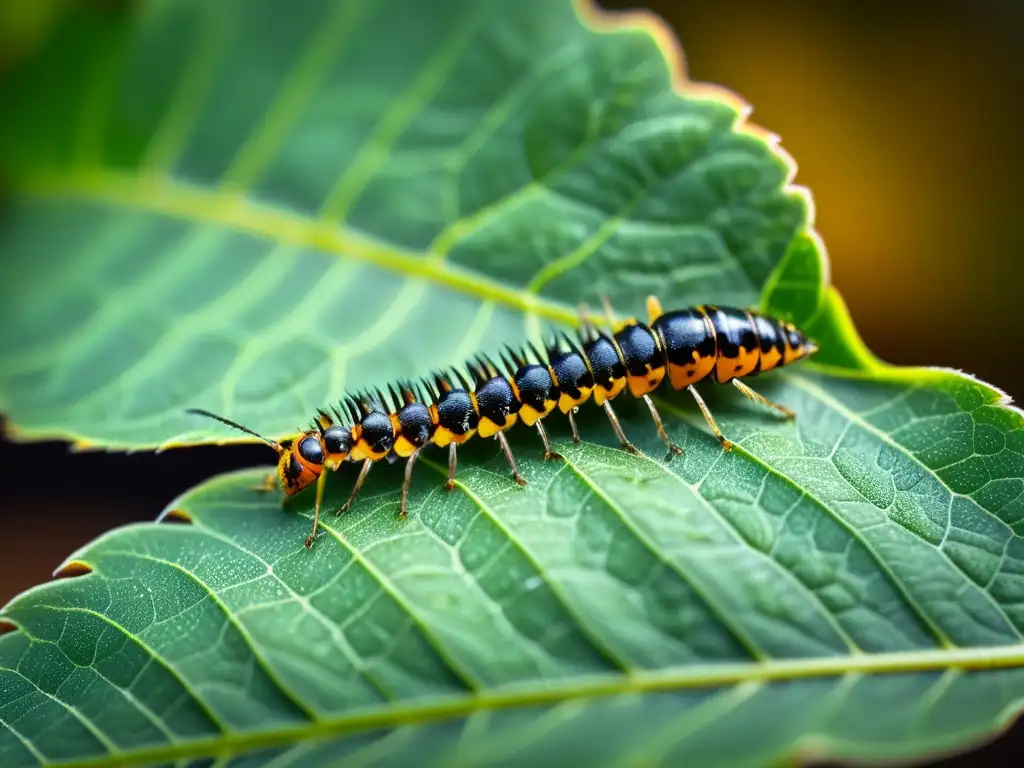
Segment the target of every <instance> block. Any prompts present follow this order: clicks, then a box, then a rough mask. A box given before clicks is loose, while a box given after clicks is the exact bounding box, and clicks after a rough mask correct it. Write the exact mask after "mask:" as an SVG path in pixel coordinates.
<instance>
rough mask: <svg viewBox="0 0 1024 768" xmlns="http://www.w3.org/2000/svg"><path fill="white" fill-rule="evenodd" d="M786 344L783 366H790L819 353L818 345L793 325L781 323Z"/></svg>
mask: <svg viewBox="0 0 1024 768" xmlns="http://www.w3.org/2000/svg"><path fill="white" fill-rule="evenodd" d="M780 325H781V327H782V336H783V340H784V342H785V352H784V354H783V359H782V364H783V365H789V364H790V363H795V362H796V361H797V360H802V359H803V358H805V357H810V356H811V355H813V354H814V353H815V352H817V351H818V345H817V344H815V343H814V342H813V341H810V340H809V339H808V338H807V337H806V336H804V334H803V331H801V330H800V329H798V328H797V327H796V326H795V325H793V324H792V323H780Z"/></svg>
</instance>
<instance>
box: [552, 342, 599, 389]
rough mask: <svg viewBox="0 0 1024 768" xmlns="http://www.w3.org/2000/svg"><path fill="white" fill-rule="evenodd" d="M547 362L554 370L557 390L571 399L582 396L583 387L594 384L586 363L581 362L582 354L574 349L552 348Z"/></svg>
mask: <svg viewBox="0 0 1024 768" xmlns="http://www.w3.org/2000/svg"><path fill="white" fill-rule="evenodd" d="M548 363H549V364H550V365H551V370H553V371H554V372H555V378H556V379H558V390H559V392H563V393H565V394H567V395H568V396H569V397H571V398H572V399H573V400H578V399H579V398H581V397H583V392H582V390H583V389H589V388H590V387H593V386H594V377H593V376H592V375H591V373H590V369H589V368H587V364H586V363H585V362H583V356H582V355H580V353H579V352H577V351H576V350H570V351H568V352H566V351H563V350H560V349H552V350H551V351H550V357H549V359H548Z"/></svg>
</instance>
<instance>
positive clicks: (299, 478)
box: [277, 431, 325, 496]
mask: <svg viewBox="0 0 1024 768" xmlns="http://www.w3.org/2000/svg"><path fill="white" fill-rule="evenodd" d="M324 458H325V457H324V445H323V442H321V437H320V433H319V432H313V431H310V432H303V433H302V434H301V435H299V436H298V437H296V438H295V439H294V440H293V441H292V444H291V447H290V448H288V449H286V450H283V451H282V453H281V458H280V460H279V461H278V462H277V476H278V478H279V479H280V480H281V485H282V486H283V487H284V492H285V494H286V495H288V496H291V495H292V494H296V493H298V492H299V491H301V490H302V489H303V488H305V487H307V486H309V485H311V484H312V483H313V482H315V481H316V479H317V478H318V477H320V473H321V472H323V471H324Z"/></svg>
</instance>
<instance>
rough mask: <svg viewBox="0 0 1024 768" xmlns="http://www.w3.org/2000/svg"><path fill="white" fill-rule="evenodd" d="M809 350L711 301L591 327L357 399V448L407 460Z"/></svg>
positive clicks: (764, 322)
mask: <svg viewBox="0 0 1024 768" xmlns="http://www.w3.org/2000/svg"><path fill="white" fill-rule="evenodd" d="M809 350H810V346H809V343H808V341H807V339H806V338H805V337H804V336H803V334H802V333H800V331H798V330H797V329H796V328H794V327H793V326H792V325H791V324H789V323H783V322H780V321H778V320H775V319H773V318H770V317H765V316H763V315H760V314H758V313H755V312H750V311H747V310H743V309H735V308H732V307H716V306H711V305H706V306H699V307H689V308H686V309H679V310H675V311H672V312H666V313H664V314H662V315H660V316H658V317H657V318H656V319H655V320H654V322H653V323H651V324H650V325H647V324H645V323H642V322H638V321H630V322H628V323H626V324H625V325H624V326H622V327H621V328H619V329H618V330H617V331H615V332H614V333H613V334H611V335H609V334H608V333H605V332H603V331H599V330H597V329H594V328H589V329H585V330H583V331H581V332H580V335H579V338H578V340H573V339H571V338H570V337H569V336H568V335H566V334H564V333H562V334H559V335H558V336H556V337H555V338H554V340H553V341H552V342H551V344H549V345H548V347H547V348H546V349H545V350H544V354H543V355H542V354H538V353H537V352H536V351H534V352H533V354H532V355H527V354H526V352H525V351H520V352H515V351H512V350H508V355H506V354H502V356H501V360H502V362H503V363H504V371H502V370H501V369H500V368H499V367H498V366H497V365H496V364H495V363H494V362H493V361H492V360H491V359H490V358H488V357H486V356H480V357H478V358H477V359H476V360H474V361H471V362H470V363H468V364H467V369H468V370H469V372H470V374H471V379H468V378H466V377H465V376H464V375H463V374H462V373H461V372H459V371H454V370H453V371H447V372H442V373H437V374H435V375H434V376H433V377H432V378H431V379H430V380H424V381H423V382H422V383H421V384H420V385H408V384H406V385H402V386H401V387H400V394H399V393H396V392H395V391H394V389H392V390H391V394H392V403H388V402H387V400H386V399H385V398H384V397H383V395H381V394H380V393H379V392H378V393H376V395H372V396H371V395H363V396H362V397H360V398H358V401H357V399H353V400H352V401H351V404H350V405H349V411H350V413H352V414H353V416H358V418H356V420H355V424H354V426H353V444H354V445H356V446H357V449H356V450H355V451H354V453H355V454H357V455H359V456H367V457H369V458H373V459H377V458H379V457H380V456H381V455H383V454H384V453H387V452H388V451H391V450H393V451H394V452H395V454H397V455H399V456H408V455H409V454H411V453H412V452H413V451H414V450H416V449H417V448H420V447H422V446H423V445H426V444H427V443H434V444H435V445H438V446H446V445H448V444H449V443H463V442H465V441H467V440H469V439H470V438H472V437H473V436H474V435H478V434H479V435H480V436H481V437H490V436H492V435H494V434H496V433H498V432H504V431H505V430H507V429H509V428H511V427H512V426H513V425H514V424H516V423H517V422H519V421H522V422H523V423H524V424H526V425H527V426H533V425H534V424H535V423H536V422H537V421H539V420H540V419H543V418H545V417H546V416H547V415H548V414H550V413H551V412H552V411H553V410H555V409H557V410H559V411H561V412H562V413H568V412H569V411H572V410H573V409H575V408H577V407H578V406H580V405H582V404H583V403H585V402H587V401H588V400H590V399H593V400H594V401H595V402H596V403H597V404H598V405H601V404H603V403H604V402H605V401H607V400H611V399H613V398H615V397H617V396H618V395H619V394H621V393H622V392H623V391H624V390H626V389H628V390H629V392H630V394H631V395H632V396H633V397H642V396H643V395H645V394H647V393H649V392H651V391H653V390H655V389H657V388H658V386H660V384H661V382H662V381H663V380H664V379H666V378H667V379H668V381H669V384H670V386H671V387H672V388H673V389H683V388H685V387H688V386H689V385H691V384H696V383H698V382H700V381H702V380H704V379H707V378H709V377H711V378H713V379H714V381H716V382H718V383H720V384H725V383H727V382H729V381H731V380H732V379H736V378H742V377H744V376H756V375H757V374H759V373H763V372H765V371H769V370H771V369H773V368H777V367H779V366H782V365H786V364H788V363H791V362H793V361H795V360H798V359H800V358H801V357H804V356H805V355H806V354H807V353H808V351H809ZM530 357H532V358H533V359H528V358H530ZM420 389H422V390H424V391H425V392H426V393H427V394H428V396H429V397H428V398H427V402H428V403H429V406H428V405H424V404H423V402H422V394H421V392H420ZM388 413H390V415H391V417H390V424H389V420H388V419H387V418H384V415H385V414H388ZM339 416H340V414H339ZM389 426H390V429H389ZM389 433H390V434H389Z"/></svg>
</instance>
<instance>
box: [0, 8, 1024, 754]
mask: <svg viewBox="0 0 1024 768" xmlns="http://www.w3.org/2000/svg"><path fill="white" fill-rule="evenodd" d="M601 4H602V5H604V6H605V7H609V8H631V7H642V6H646V7H649V8H653V9H654V10H656V11H657V12H658V13H659V14H660V15H662V16H663V17H664V18H665V19H667V20H668V21H669V22H670V24H671V25H672V27H673V28H674V29H675V31H676V33H677V36H678V37H679V38H680V40H681V41H682V44H683V47H684V50H685V52H686V59H687V65H688V71H689V75H690V77H691V79H694V80H698V81H708V82H714V83H720V84H723V85H726V86H727V87H729V88H730V89H731V90H734V91H736V92H737V93H738V94H740V95H741V96H742V97H743V98H744V99H745V100H746V101H748V102H750V103H751V104H753V106H754V115H753V118H752V120H753V121H754V122H755V123H757V124H758V125H761V126H764V127H765V128H767V129H769V130H771V131H772V132H774V133H776V134H778V135H780V136H781V137H782V146H783V147H784V148H785V149H786V150H787V151H788V152H789V153H790V154H791V155H792V156H793V157H794V158H796V160H797V161H798V163H799V166H800V170H799V173H798V176H797V181H798V182H799V183H801V184H804V185H806V186H808V187H810V188H811V190H813V192H814V196H815V202H816V208H817V228H818V230H819V231H820V232H821V234H822V235H823V237H824V239H825V242H826V244H827V246H828V249H829V253H830V255H831V261H832V279H833V282H834V283H835V284H836V285H837V286H838V287H839V289H840V290H841V291H842V293H843V295H844V297H845V298H846V300H847V302H848V303H849V306H850V309H851V312H852V314H853V316H854V319H855V321H856V323H857V325H858V327H859V329H860V331H861V334H862V335H863V336H864V338H865V339H866V340H867V342H868V345H869V346H870V347H871V348H872V349H873V350H874V351H875V352H876V353H877V354H879V355H880V356H881V357H882V358H884V359H886V360H889V361H891V362H895V363H903V364H929V365H943V366H951V367H955V368H961V369H964V370H967V371H970V372H973V373H975V374H976V375H978V376H980V377H981V378H983V379H985V380H986V381H989V382H991V383H993V384H995V385H997V386H999V387H1000V388H1002V389H1004V390H1006V391H1007V392H1009V393H1010V394H1011V395H1013V396H1015V397H1016V398H1024V381H1022V380H1021V377H1020V372H1021V370H1022V366H1021V364H1020V362H1019V359H1020V355H1021V354H1022V353H1024V350H1022V349H1021V346H1020V340H1021V339H1022V337H1024V320H1022V316H1021V308H1022V305H1024V301H1022V299H1024V292H1022V290H1021V286H1022V279H1024V248H1022V246H1024V226H1022V224H1021V202H1022V200H1024V196H1022V195H1021V192H1020V184H1021V179H1022V171H1024V162H1022V158H1024V153H1022V152H1021V149H1020V142H1021V141H1022V133H1021V121H1020V115H1021V112H1020V109H1019V107H1018V101H1019V100H1020V98H1021V96H1022V95H1024V88H1022V86H1024V53H1022V52H1021V51H1022V49H1024V45H1022V42H1024V35H1022V33H1024V23H1022V21H1024V2H1021V1H1020V0H920V1H919V2H918V1H910V0H903V1H898V0H893V1H892V2H881V1H880V0H870V1H865V0H829V1H828V2H826V1H825V0H789V1H787V0H661V1H660V2H659V1H658V0H654V1H653V2H649V3H629V2H621V1H618V0H603V2H602V3H601ZM0 64H2V57H0ZM0 76H2V75H0ZM0 108H2V107H0ZM0 257H2V258H13V257H16V254H3V255H2V256H0ZM0 311H2V310H0ZM0 364H2V363H0ZM267 461H268V455H267V453H266V451H264V450H261V449H260V448H258V447H235V448H212V447H211V448H195V449H188V450H176V451H171V452H168V453H165V454H161V455H152V454H138V455H129V456H125V455H123V454H114V455H109V454H101V453H96V454H71V453H69V452H68V450H67V448H66V446H64V445H61V444H37V445H11V444H10V443H5V442H2V441H0V499H2V500H3V503H2V507H0V510H2V511H0V516H2V519H0V522H2V528H0V530H2V533H0V603H3V602H6V601H7V600H8V599H9V598H10V597H12V596H13V595H15V594H16V593H17V592H19V591H21V590H22V589H24V588H26V587H28V586H30V585H32V584H35V583H38V582H40V581H42V580H45V579H47V578H49V575H50V573H51V572H52V570H53V568H54V567H55V566H56V565H57V564H58V563H59V562H60V561H61V560H63V559H64V558H65V557H66V556H67V555H68V554H69V553H70V552H71V551H73V550H74V549H75V548H77V547H79V546H81V545H82V544H84V543H85V542H87V541H89V540H90V539H91V538H93V537H95V536H96V535H98V534H100V533H102V532H103V531H106V530H108V529H110V528H111V527H113V526H115V525H119V524H123V523H126V522H129V521H135V520H150V519H152V518H153V517H154V516H155V515H156V514H157V513H158V512H159V511H160V510H161V509H162V508H163V507H164V506H165V505H166V504H167V502H169V501H170V500H171V499H172V498H173V497H174V496H175V495H177V494H178V493H181V492H182V491H184V490H186V489H187V488H189V487H190V486H192V485H194V484H196V483H198V482H200V481H202V480H204V479H206V478H207V477H209V476H211V475H213V474H216V473H218V472H222V471H226V470H229V469H233V468H237V467H239V466H247V465H251V464H255V463H266V462H267ZM880 716H883V717H884V713H880ZM1020 733H1021V728H1020V727H1018V728H1016V729H1015V731H1014V733H1013V734H1012V735H1011V737H1010V738H1009V739H1005V740H1003V741H1002V742H999V743H998V744H996V745H994V746H990V747H988V748H986V749H984V750H983V751H982V752H981V753H979V755H978V756H976V758H975V759H974V760H973V761H972V762H970V764H972V765H977V764H979V760H980V759H982V758H984V760H985V762H992V761H994V760H996V759H997V758H1000V757H1006V756H1008V755H1009V754H1012V752H1011V750H1013V749H1014V746H1013V745H1014V744H1020V743H1021V742H1022V740H1024V739H1022V738H1021V736H1020ZM949 764H950V765H952V764H953V763H949ZM958 764H965V765H966V764H968V763H967V762H966V761H963V762H962V763H958Z"/></svg>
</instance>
